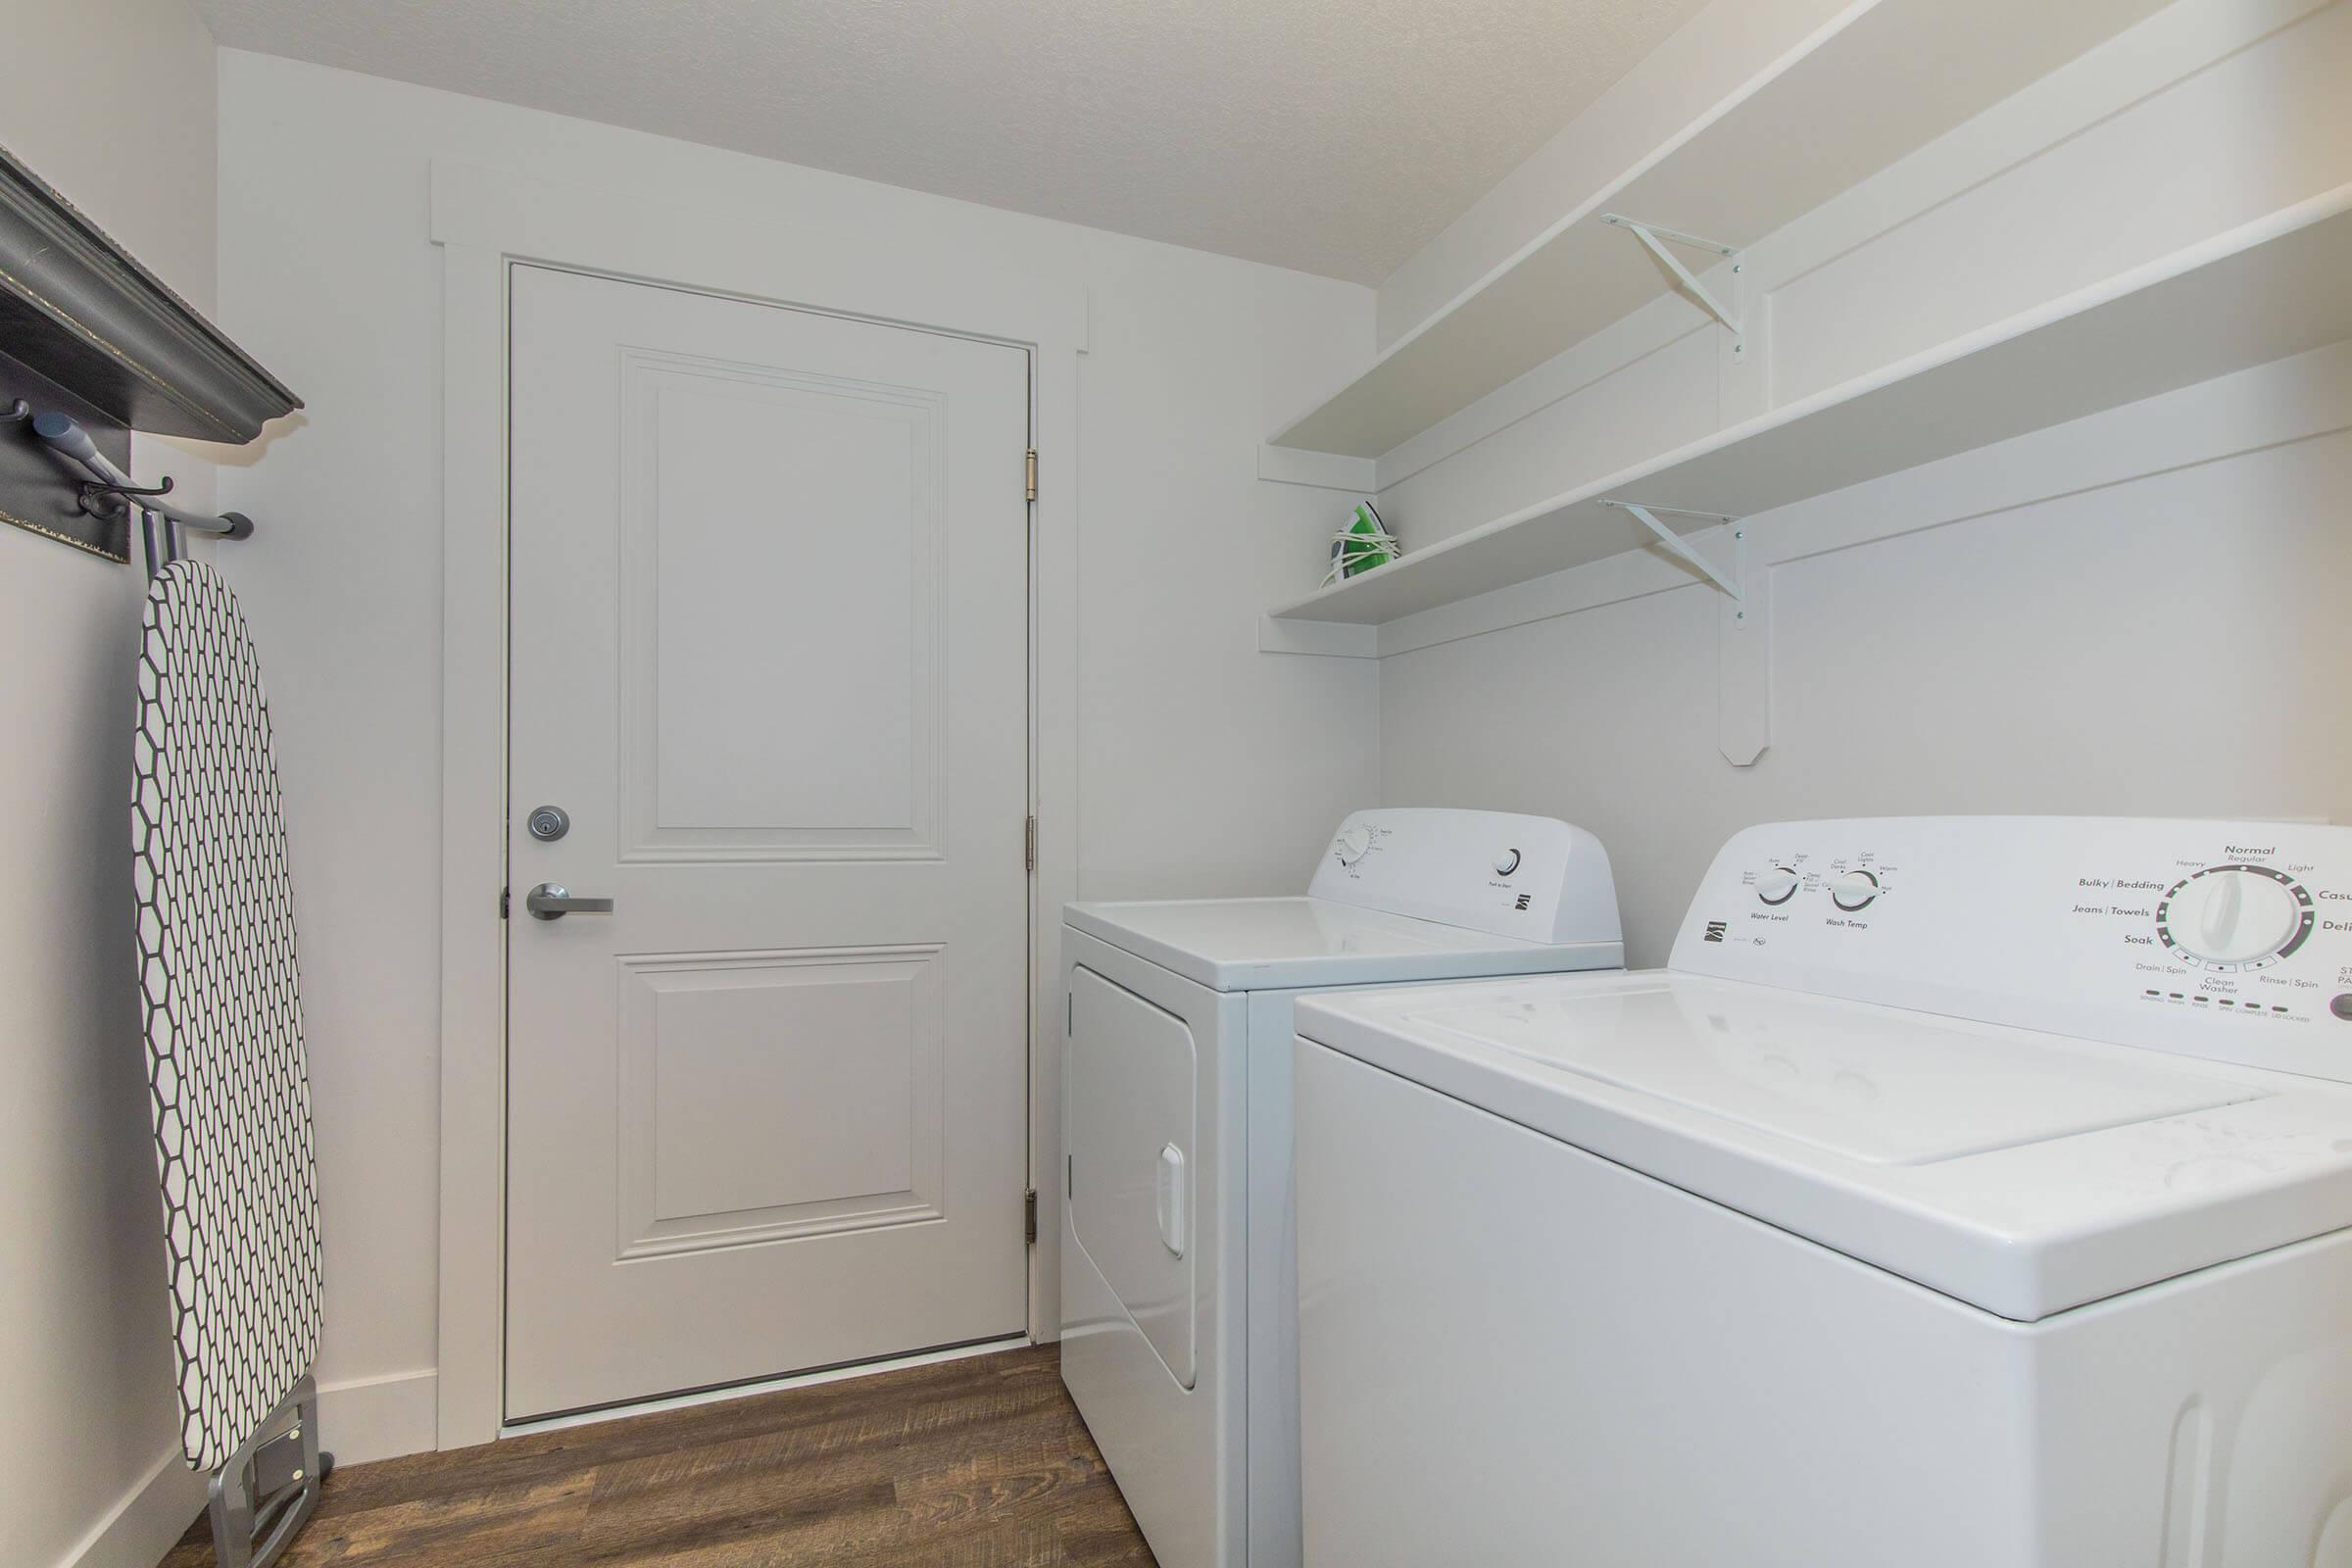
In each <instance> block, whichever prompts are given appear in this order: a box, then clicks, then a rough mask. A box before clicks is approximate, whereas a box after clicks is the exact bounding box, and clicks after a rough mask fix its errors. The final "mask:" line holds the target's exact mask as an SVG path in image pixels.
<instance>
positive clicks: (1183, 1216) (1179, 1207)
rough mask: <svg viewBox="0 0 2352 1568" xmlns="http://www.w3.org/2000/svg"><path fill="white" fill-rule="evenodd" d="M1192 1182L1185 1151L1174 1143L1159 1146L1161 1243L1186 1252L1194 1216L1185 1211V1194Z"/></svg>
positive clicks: (1173, 1249) (1180, 1254)
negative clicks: (1190, 1225) (1187, 1175)
mask: <svg viewBox="0 0 2352 1568" xmlns="http://www.w3.org/2000/svg"><path fill="white" fill-rule="evenodd" d="M1191 1187H1192V1184H1191V1183H1190V1182H1189V1181H1187V1180H1186V1179H1185V1161H1184V1151H1183V1150H1181V1149H1178V1148H1177V1147H1176V1146H1175V1145H1174V1144H1162V1145H1160V1147H1159V1183H1158V1195H1157V1196H1158V1199H1159V1245H1160V1246H1162V1247H1164V1248H1166V1249H1167V1250H1169V1251H1171V1252H1173V1253H1175V1254H1176V1255H1177V1256H1178V1257H1182V1256H1183V1255H1184V1251H1185V1249H1186V1247H1188V1246H1189V1245H1191V1241H1192V1238H1191V1236H1190V1235H1189V1234H1188V1233H1187V1227H1188V1224H1189V1222H1190V1220H1191V1218H1192V1216H1191V1215H1190V1214H1189V1213H1188V1212H1187V1211H1186V1209H1187V1204H1186V1197H1187V1194H1188V1193H1189V1192H1190V1190H1191Z"/></svg>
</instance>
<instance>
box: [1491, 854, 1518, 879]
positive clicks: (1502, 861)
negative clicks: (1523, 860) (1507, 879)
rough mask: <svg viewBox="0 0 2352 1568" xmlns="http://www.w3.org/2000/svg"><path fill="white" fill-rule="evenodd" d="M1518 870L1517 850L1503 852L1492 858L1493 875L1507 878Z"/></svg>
mask: <svg viewBox="0 0 2352 1568" xmlns="http://www.w3.org/2000/svg"><path fill="white" fill-rule="evenodd" d="M1518 869H1519V852H1518V851H1517V850H1505V851H1503V852H1502V853H1501V854H1500V855H1497V856H1496V857H1495V875H1496V876H1509V875H1510V874H1511V873H1512V872H1513V871H1516V870H1518Z"/></svg>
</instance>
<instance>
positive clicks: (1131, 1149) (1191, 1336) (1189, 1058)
mask: <svg viewBox="0 0 2352 1568" xmlns="http://www.w3.org/2000/svg"><path fill="white" fill-rule="evenodd" d="M1065 1072H1066V1074H1067V1077H1066V1080H1065V1083H1064V1093H1065V1094H1066V1096H1067V1099H1068V1106H1069V1121H1068V1126H1069V1143H1070V1147H1069V1156H1070V1171H1069V1181H1070V1193H1069V1208H1070V1224H1071V1229H1072V1231H1073V1232H1074V1233H1075V1235H1076V1236H1077V1239H1078V1245H1079V1246H1080V1247H1082V1248H1084V1249H1085V1250H1086V1254H1087V1256H1088V1258H1089V1259H1091V1260H1092V1261H1093V1263H1094V1265H1095V1268H1096V1270H1097V1272H1099V1273H1100V1274H1101V1275H1102V1276H1103V1283H1104V1284H1106V1285H1108V1286H1109V1287H1110V1290H1111V1292H1112V1294H1113V1295H1115V1296H1116V1297H1117V1298H1118V1299H1119V1303H1120V1305H1122V1306H1124V1307H1125V1308H1126V1310H1127V1314H1128V1315H1129V1316H1130V1317H1131V1318H1133V1319H1134V1320H1135V1325H1136V1327H1137V1328H1138V1329H1140V1330H1142V1331H1143V1335H1144V1338H1145V1339H1146V1340H1148V1341H1149V1342H1150V1343H1151V1346H1152V1349H1153V1350H1154V1351H1156V1352H1157V1353H1158V1356H1159V1359H1160V1362H1161V1364H1162V1365H1164V1366H1166V1368H1167V1369H1168V1374H1169V1376H1171V1377H1173V1378H1174V1379H1175V1380H1176V1381H1177V1382H1178V1383H1179V1384H1181V1385H1182V1386H1184V1387H1185V1388H1188V1389H1189V1388H1191V1387H1192V1386H1193V1379H1194V1355H1195V1338H1196V1328H1197V1325H1196V1323H1195V1321H1194V1311H1193V1303H1194V1289H1193V1285H1194V1274H1195V1270H1196V1267H1197V1262H1196V1258H1195V1255H1194V1254H1195V1251H1196V1249H1195V1246H1194V1235H1193V1230H1194V1220H1195V1215H1196V1213H1197V1209H1198V1205H1197V1202H1196V1197H1197V1194H1196V1187H1195V1182H1194V1158H1195V1150H1196V1148H1197V1129H1198V1125H1199V1107H1198V1105H1197V1103H1196V1098H1197V1095H1196V1086H1197V1085H1198V1084H1199V1082H1200V1073H1199V1056H1198V1047H1197V1046H1196V1043H1195V1042H1194V1039H1193V1031H1192V1029H1191V1027H1190V1026H1189V1025H1187V1024H1186V1023H1185V1021H1184V1020H1183V1019H1182V1018H1179V1017H1177V1016H1176V1015H1175V1014H1174V1013H1172V1012H1169V1011H1168V1010H1166V1009H1165V1008H1163V1007H1159V1006H1156V1005H1153V1004H1152V1003H1150V1002H1147V1001H1145V1000H1144V999H1143V998H1142V997H1139V996H1137V995H1136V994H1135V993H1134V992H1132V991H1129V990H1127V989H1126V988H1125V987H1123V986H1120V985H1117V984H1114V983H1113V982H1111V981H1109V980H1106V979H1104V978H1103V976H1101V975H1099V974H1097V973H1096V972H1095V971H1094V970H1092V969H1089V968H1086V967H1084V966H1083V965H1081V966H1079V967H1077V968H1074V969H1072V970H1071V971H1070V1050H1069V1056H1068V1063H1067V1066H1066V1068H1065Z"/></svg>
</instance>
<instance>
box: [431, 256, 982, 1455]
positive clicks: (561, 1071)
mask: <svg viewBox="0 0 2352 1568" xmlns="http://www.w3.org/2000/svg"><path fill="white" fill-rule="evenodd" d="M513 278H514V296H513V342H512V350H513V414H512V420H513V423H512V437H511V439H512V443H513V446H512V472H513V495H512V514H513V551H514V556H513V607H512V626H513V666H512V667H513V683H514V684H513V691H512V720H511V725H512V747H513V755H512V758H511V768H512V792H513V793H512V811H511V816H512V818H513V820H512V822H511V824H510V834H509V844H508V863H509V875H510V884H511V887H512V889H513V914H512V918H511V919H510V921H509V923H508V928H507V929H508V958H509V972H510V993H509V995H510V1004H509V1005H510V1018H509V1028H510V1041H509V1079H508V1087H509V1099H510V1107H509V1129H508V1139H509V1159H508V1214H507V1221H508V1223H507V1414H508V1416H509V1418H510V1419H516V1418H521V1417H526V1416H532V1415H543V1414H547V1413H550V1412H554V1411H561V1410H570V1409H577V1408H581V1407H584V1406H589V1405H597V1404H606V1403H611V1402H614V1401H618V1400H625V1399H632V1398H640V1397H648V1396H654V1395H660V1394H664V1393H670V1392H675V1391H679V1390H686V1389H696V1388H704V1387H709V1386H711V1385H716V1384H724V1383H730V1382H736V1381H741V1380H745V1379H752V1378H760V1377H766V1376H771V1375H775V1374H779V1373H785V1372H791V1371H796V1370H802V1369H807V1368H811V1367H820V1366H831V1365H835V1364H839V1363H843V1362H852V1361H858V1360H865V1359H871V1358H874V1357H878V1356H885V1355H892V1354H897V1353H900V1352H904V1351H908V1350H914V1349H920V1348H928V1347H934V1346H942V1345H953V1344H959V1343H964V1342H968V1341H973V1340H980V1339H987V1338H992V1337H995V1336H998V1335H1005V1334H1014V1333H1018V1332H1020V1330H1021V1329H1022V1327H1023V1325H1024V1322H1025V1319H1026V1305H1027V1299H1026V1257H1025V1247H1024V1243H1023V1239H1022V1226H1023V1214H1022V1197H1023V1191H1024V1188H1025V1186H1026V1182H1025V1180H1024V1175H1025V1162H1026V1135H1025V1131H1024V1126H1025V1107H1024V1101H1025V1093H1026V1088H1025V1086H1026V1081H1027V1070H1026V1051H1025V1045H1024V1037H1025V1032H1026V1031H1025V1023H1026V1003H1025V1000H1024V995H1025V990H1024V978H1023V977H1024V971H1025V965H1026V954H1027V942H1026V935H1025V932H1026V923H1027V878H1026V873H1025V871H1024V868H1023V858H1024V823H1025V818H1026V812H1027V794H1028V790H1027V758H1028V725H1027V717H1026V714H1027V689H1028V672H1027V635H1028V604H1027V584H1028V566H1027V554H1028V553H1027V537H1028V521H1027V503H1026V499H1025V494H1024V492H1025V484H1024V473H1023V456H1024V453H1025V450H1026V448H1027V445H1028V361H1027V357H1026V355H1025V354H1023V353H1022V352H1020V351H1018V350H1016V349H1011V348H1006V347H1003V346H999V345H994V344H984V343H976V342H972V341H969V340H966V339H962V338H955V337H948V336H942V335H939V334H935V333H929V332H921V331H915V330H911V329H907V328H901V327H892V326H884V325H878V324H875V323H871V322H863V321H853V320H847V319H840V318H836V317H828V316H822V315H816V314H813V313H809V312H804V311H793V310H786V309H782V308H778V307H773V306H764V305H757V304H751V303H746V302H744V301H740V300H729V299H720V298H715V297H711V296H709V295H702V294H696V293H692V292H687V291H684V290H679V289H670V288H660V287H654V286H650V285H645V284H636V283H625V282H617V281H613V280H612V279H608V278H598V277H588V276H582V275H579V274H576V273H570V272H564V271H558V270H549V269H544V268H533V267H518V268H516V269H515V270H514V273H513ZM462 674H463V672H453V676H462ZM540 806H555V807H559V808H561V809H563V810H564V812H565V813H566V814H567V815H568V817H569V826H568V828H567V830H565V831H564V834H563V836H561V837H560V838H556V839H554V840H552V841H548V840H543V839H541V838H540V837H538V836H535V835H534V833H533V831H532V827H531V820H530V817H531V813H532V810H533V809H534V808H537V807H540ZM539 884H554V885H557V886H560V887H564V888H567V889H569V890H570V893H571V894H572V895H573V896H575V897H582V898H610V899H611V900H612V901H613V908H612V910H611V912H610V913H591V912H573V913H569V914H565V915H563V916H561V917H559V918H556V919H539V918H535V917H533V916H532V915H531V914H530V913H529V912H528V911H527V909H526V899H527V895H528V892H529V890H530V889H532V888H533V887H534V886H535V885H539Z"/></svg>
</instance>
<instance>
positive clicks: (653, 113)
mask: <svg viewBox="0 0 2352 1568" xmlns="http://www.w3.org/2000/svg"><path fill="white" fill-rule="evenodd" d="M1699 4H1700V0H930V3H928V4H926V3H919V0H662V3H659V4H654V3H648V0H196V6H197V9H198V10H199V11H200V12H202V13H203V15H204V18H205V20H206V21H207V22H208V23H210V24H211V25H212V28H213V31H214V34H215V35H216V36H217V37H218V38H219V39H220V41H221V43H223V44H226V45H229V46H231V47H234V48H240V49H251V50H255V51H258V52H261V53H265V54H275V55H289V56H292V57H293V58H295V59H298V60H310V61H316V62H319V63H320V64H323V65H330V66H341V67H345V68H347V69H350V70H353V71H361V72H366V73H369V74H372V75H378V76H391V77H395V78H398V79H401V80H404V81H415V82H421V83H424V84H426V85H428V86H434V87H445V88H449V89H451V90H453V91H456V92H463V93H470V94H474V95H476V96H479V97H484V98H496V99H503V100H505V101H507V102H509V103H515V104H522V105H526V106H528V107H531V108H534V109H548V110H555V111H558V112H560V113H563V114H568V115H577V116H581V117H584V118H586V119H590V120H599V121H604V122H607V123H611V124H615V125H628V126H633V127H636V128H638V129H641V130H650V131H656V132H660V133H662V134H663V135H669V136H680V137H684V138H686V139H688V140H692V141H698V142H706V143H709V144H711V145H713V146H719V147H732V148H738V149H740V150H742V151H745V152H752V153H760V154H762V155H765V156H767V157H771V158H781V159H786V160H789V161H791V162H793V163H798V164H808V165H811V166H814V167H815V168H818V169H830V170H835V171H838V172H843V173H849V174H858V175H862V176H864V177H866V178H868V179H877V180H883V181H887V182H888V183H890V184H894V185H905V186H909V187H912V188H913V189H916V190H927V191H935V192H938V193H940V194H941V195H946V196H956V197H960V198H962V199H964V200H967V201H974V202H982V203H986V204H987V205H989V206H992V207H1004V208H1010V209H1013V210H1015V211H1018V212H1024V213H1036V214H1040V215H1043V216H1045V217H1049V218H1061V219H1068V220H1070V221H1074V222H1080V223H1090V224H1093V225H1095V226H1097V227H1101V228H1107V229H1114V230H1117V231H1120V232H1123V233H1129V234H1140V235H1145V236H1148V237H1150V238H1152V239H1163V240H1171V241H1174V242H1176V243H1178V244H1182V245H1193V246H1198V247H1200V248H1201V249H1203V250H1211V251H1220V252H1223V253H1225V254H1227V255H1232V256H1242V257H1248V258H1250V260H1253V261H1261V262H1271V263H1275V264H1277V265H1279V266H1284V267H1295V268H1299V269H1301V270H1305V271H1310V272H1321V273H1324V274H1326V275H1329V276H1333V277H1345V278H1352V279H1354V280H1356V281H1358V282H1365V283H1374V282H1378V281H1380V280H1381V279H1382V278H1384V277H1386V276H1387V275H1388V274H1389V273H1390V272H1391V271H1393V270H1395V269H1396V267H1397V264H1399V263H1400V262H1402V261H1403V260H1404V259H1405V258H1406V257H1408V256H1410V255H1412V253H1413V252H1414V251H1416V250H1417V249H1419V248H1420V246H1421V245H1422V243H1423V242H1424V241H1426V240H1428V239H1429V238H1430V237H1431V236H1432V235H1434V234H1436V233H1437V232H1438V231H1439V230H1440V229H1442V228H1443V227H1445V225H1446V223H1448V222H1450V221H1452V220H1453V219H1454V218H1456V217H1458V216H1459V215H1460V214H1461V212H1462V211H1463V210H1464V209H1465V208H1467V207H1468V206H1469V205H1470V204H1471V202H1473V201H1475V200H1476V199H1477V198H1478V197H1479V196H1481V195H1482V194H1484V193H1485V192H1486V190H1487V189H1488V188H1489V187H1490V186H1492V185H1493V184H1494V183H1495V181H1496V180H1498V179H1500V178H1501V177H1502V176H1503V175H1504V174H1505V173H1507V172H1509V171H1510V170H1511V169H1512V168H1513V167H1515V166H1516V165H1517V164H1518V163H1519V162H1520V161H1521V160H1522V159H1524V158H1525V157H1526V156H1527V155H1528V154H1530V153H1532V152H1533V151H1535V149H1536V148H1537V147H1539V146H1541V145H1542V144H1543V143H1544V141H1545V140H1546V139H1548V138H1549V137H1550V136H1551V134H1552V133H1553V132H1554V131H1556V130H1558V129H1559V128H1560V126H1562V125H1564V124H1565V123H1568V121H1569V120H1570V119H1572V118H1574V116H1575V115H1576V114H1577V112H1578V111H1579V110H1581V109H1583V108H1584V107H1585V106H1586V105H1587V104H1589V103H1590V102H1591V101H1592V100H1593V98H1594V97H1595V96H1597V95H1598V94H1599V93H1600V92H1601V91H1602V90H1603V89H1604V88H1606V87H1607V86H1608V85H1609V84H1610V83H1611V82H1612V81H1614V80H1616V79H1617V77H1619V76H1620V75H1622V74H1624V73H1625V72H1626V71H1627V70H1628V69H1629V68H1631V67H1632V66H1633V65H1634V63H1635V62H1636V61H1638V60H1640V59H1641V58H1642V56H1643V55H1645V54H1647V53H1648V52H1649V51H1650V50H1651V49H1653V48H1655V47H1656V46H1657V44H1658V43H1659V42H1660V41H1662V40H1663V39H1664V38H1665V37H1666V35H1667V34H1668V33H1669V32H1671V31H1672V30H1673V29H1674V28H1675V27H1676V26H1678V25H1681V24H1682V23H1683V22H1684V21H1685V20H1686V19H1688V18H1689V17H1690V15H1691V13H1692V12H1694V11H1695V10H1697V8H1698V6H1699Z"/></svg>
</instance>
